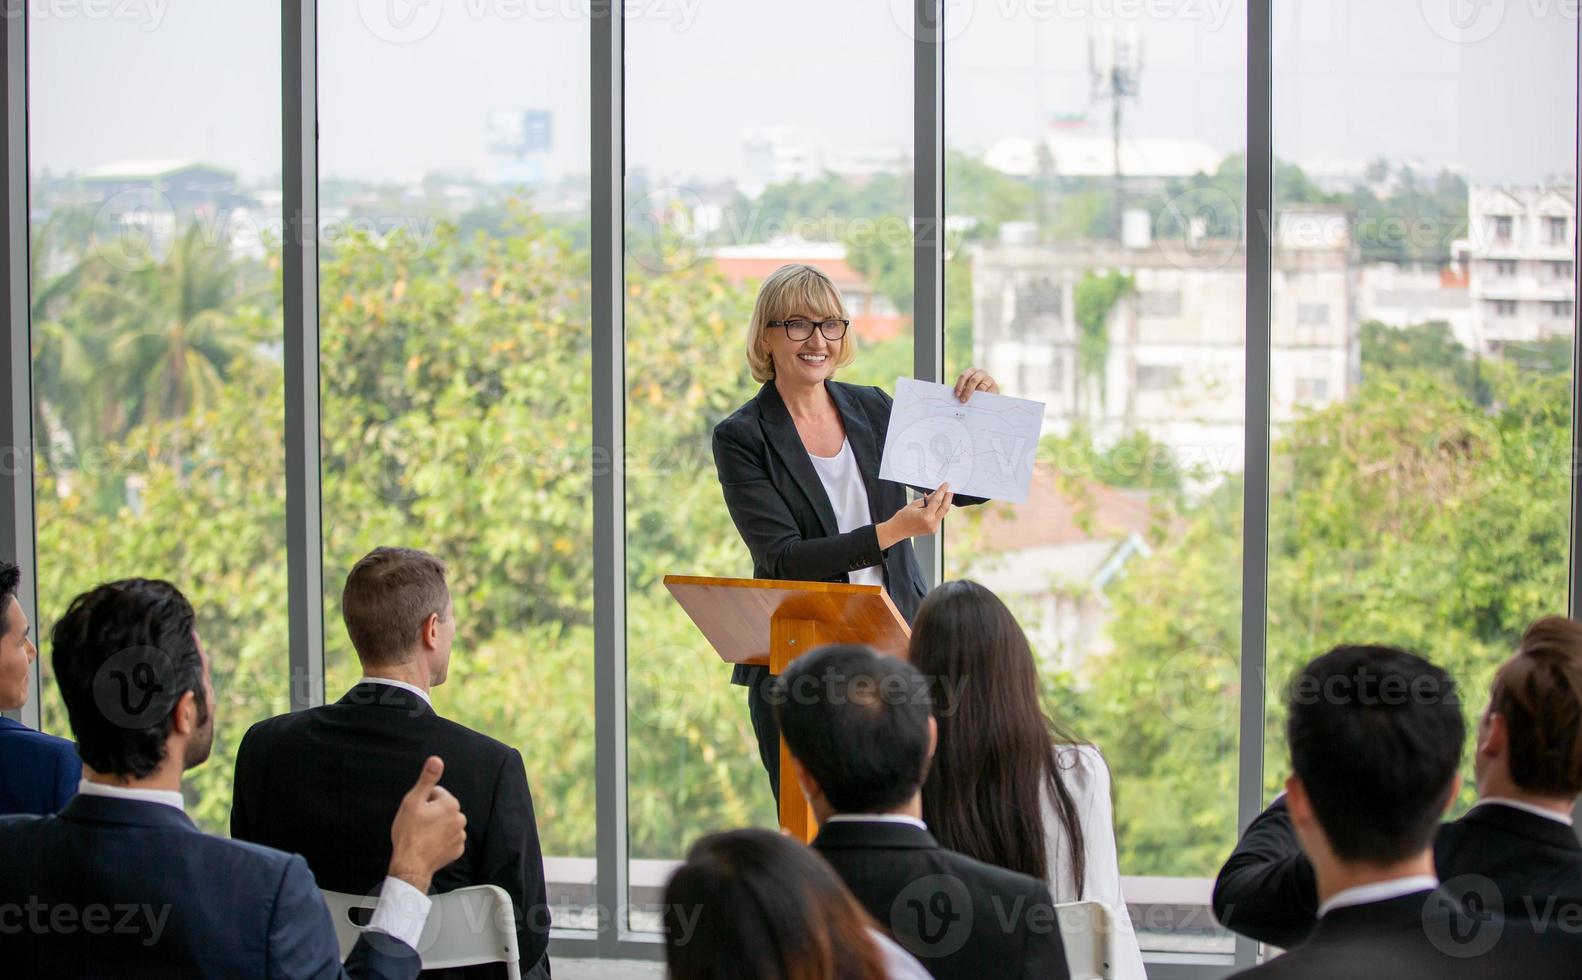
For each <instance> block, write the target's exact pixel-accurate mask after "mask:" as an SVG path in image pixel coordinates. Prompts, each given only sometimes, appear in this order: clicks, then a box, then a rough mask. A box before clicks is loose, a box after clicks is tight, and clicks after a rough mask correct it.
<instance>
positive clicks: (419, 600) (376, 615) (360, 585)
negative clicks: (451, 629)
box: [341, 548, 450, 666]
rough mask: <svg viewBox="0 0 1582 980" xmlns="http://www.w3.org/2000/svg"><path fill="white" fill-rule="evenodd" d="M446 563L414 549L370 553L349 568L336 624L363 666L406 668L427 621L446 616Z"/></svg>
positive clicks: (448, 593)
mask: <svg viewBox="0 0 1582 980" xmlns="http://www.w3.org/2000/svg"><path fill="white" fill-rule="evenodd" d="M449 601H450V589H449V588H448V587H447V586H446V585H445V563H444V562H442V561H440V560H439V559H438V558H436V557H435V556H433V555H431V554H429V553H428V552H426V551H419V550H418V549H416V548H375V549H374V550H372V551H370V552H368V554H366V555H364V556H363V557H362V558H361V559H360V560H359V561H358V562H357V564H355V565H353V566H352V570H351V573H350V574H349V575H347V576H346V586H345V588H343V589H342V590H341V619H342V620H344V621H345V623H346V632H347V633H348V634H350V636H351V638H352V646H353V647H355V648H356V650H357V656H358V659H360V660H362V662H363V663H364V664H367V665H368V666H389V665H391V664H399V663H405V662H406V660H407V658H408V656H409V655H410V654H411V651H412V647H413V645H414V644H415V643H417V638H418V631H419V630H421V629H422V628H423V624H424V623H426V622H428V618H429V617H430V616H434V615H438V616H439V617H440V618H442V619H443V618H444V616H445V604H446V603H447V602H449Z"/></svg>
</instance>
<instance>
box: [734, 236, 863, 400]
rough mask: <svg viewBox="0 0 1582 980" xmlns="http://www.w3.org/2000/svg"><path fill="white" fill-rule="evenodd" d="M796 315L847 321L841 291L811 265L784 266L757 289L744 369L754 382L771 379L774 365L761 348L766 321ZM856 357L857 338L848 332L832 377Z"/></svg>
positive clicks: (767, 322) (748, 330)
mask: <svg viewBox="0 0 1582 980" xmlns="http://www.w3.org/2000/svg"><path fill="white" fill-rule="evenodd" d="M799 314H800V315H803V316H818V317H839V318H840V319H842V320H844V319H847V316H846V305H845V304H844V303H842V302H841V299H840V290H838V289H836V288H835V284H834V283H833V282H830V278H829V276H826V275H825V274H824V273H822V272H820V271H819V270H817V269H815V268H813V267H812V266H810V265H802V264H801V263H792V264H791V265H783V266H781V267H780V268H778V269H776V270H775V271H774V272H771V273H770V274H769V278H768V279H765V280H764V284H763V285H762V286H760V287H759V288H758V302H756V303H754V304H753V318H752V322H751V323H749V324H748V325H747V366H748V367H749V368H751V369H752V372H753V380H754V381H758V382H765V381H773V380H774V376H775V362H774V359H773V358H772V357H770V355H769V351H768V349H767V348H766V347H765V346H764V333H765V332H766V331H768V329H769V321H770V320H784V319H786V318H787V317H792V316H796V315H799ZM856 358H857V344H856V335H855V334H853V333H852V332H851V331H850V330H847V331H846V336H845V338H844V339H843V340H842V341H841V344H840V354H839V356H837V357H836V358H835V370H833V371H831V372H830V374H831V376H833V375H834V373H835V371H838V370H840V369H841V368H843V367H845V366H846V365H848V364H850V363H851V362H852V361H854V360H856Z"/></svg>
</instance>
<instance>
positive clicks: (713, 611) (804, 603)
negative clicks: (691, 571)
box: [665, 575, 911, 841]
mask: <svg viewBox="0 0 1582 980" xmlns="http://www.w3.org/2000/svg"><path fill="white" fill-rule="evenodd" d="M665 588H667V589H669V590H670V594H671V595H673V596H675V598H676V601H677V602H679V603H681V608H683V609H685V610H686V611H687V615H688V616H690V617H691V618H692V622H693V623H694V624H695V625H696V626H697V628H698V629H699V630H700V631H702V633H703V635H704V637H705V638H707V639H708V641H709V645H711V646H712V647H714V652H715V653H717V654H719V657H720V659H721V660H723V661H725V662H726V663H728V664H762V665H764V666H767V667H768V668H769V672H770V673H771V674H780V673H783V672H784V671H785V669H786V667H787V666H789V665H790V663H791V661H792V660H794V659H796V658H797V657H798V656H800V655H802V654H804V653H806V652H807V651H809V650H812V649H813V648H814V647H820V646H824V645H825V644H828V643H866V644H867V645H868V646H871V647H873V648H874V649H876V650H878V651H879V652H880V653H885V654H889V655H890V656H892V657H900V658H901V659H903V660H904V659H906V645H907V640H908V639H909V638H910V636H911V631H910V630H908V629H907V626H906V620H905V619H904V618H902V616H901V613H900V611H899V610H897V609H896V608H895V603H893V602H891V601H890V597H889V595H887V594H886V593H885V591H884V589H883V588H882V587H880V586H877V585H848V584H846V583H844V582H787V581H779V580H775V579H757V578H706V577H701V576H694V575H666V576H665ZM780 826H781V827H783V828H784V829H785V830H787V831H789V832H790V833H792V834H794V835H795V836H796V837H797V838H798V839H799V840H803V841H810V840H812V839H813V835H814V833H815V832H816V831H817V830H818V824H817V821H815V820H814V819H813V812H812V808H811V807H809V806H808V804H807V801H806V800H805V799H803V797H802V789H801V787H800V786H798V785H797V781H796V777H795V776H794V775H793V774H792V772H791V753H790V752H789V751H787V749H786V743H785V739H784V738H781V739H780Z"/></svg>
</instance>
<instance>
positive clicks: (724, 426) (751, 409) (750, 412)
mask: <svg viewBox="0 0 1582 980" xmlns="http://www.w3.org/2000/svg"><path fill="white" fill-rule="evenodd" d="M758 418H759V412H758V399H757V398H756V397H753V398H749V399H747V401H746V402H744V403H743V404H742V405H741V406H739V407H738V408H737V409H736V411H734V412H732V413H731V414H729V415H727V416H725V417H724V418H723V419H720V420H719V421H718V422H716V423H715V424H714V432H715V434H716V435H717V434H719V433H721V432H730V431H732V430H734V429H738V428H741V427H743V426H752V427H756V426H757V425H758Z"/></svg>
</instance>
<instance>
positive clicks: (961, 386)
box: [956, 367, 1000, 401]
mask: <svg viewBox="0 0 1582 980" xmlns="http://www.w3.org/2000/svg"><path fill="white" fill-rule="evenodd" d="M974 391H987V392H988V393H989V394H991V395H998V394H999V393H1000V385H999V382H997V381H995V380H994V379H993V378H991V377H989V372H987V371H985V370H984V369H983V368H975V367H970V368H967V370H965V371H963V372H961V377H959V378H957V379H956V397H957V398H959V399H961V400H962V401H966V400H967V399H969V398H971V397H972V393H973V392H974Z"/></svg>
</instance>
